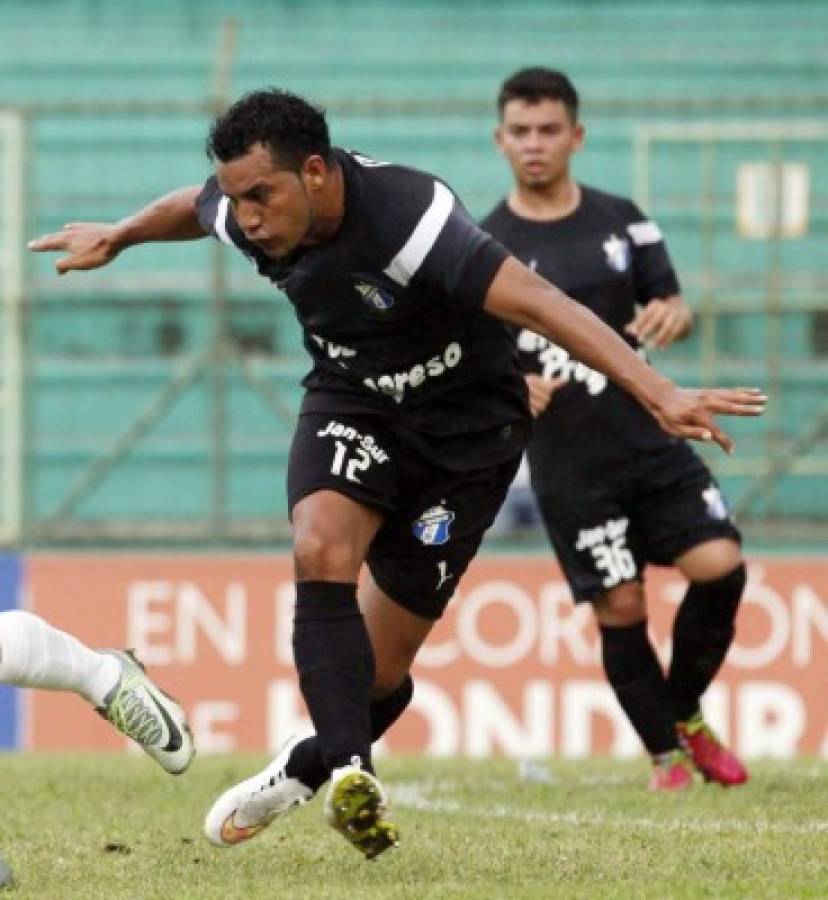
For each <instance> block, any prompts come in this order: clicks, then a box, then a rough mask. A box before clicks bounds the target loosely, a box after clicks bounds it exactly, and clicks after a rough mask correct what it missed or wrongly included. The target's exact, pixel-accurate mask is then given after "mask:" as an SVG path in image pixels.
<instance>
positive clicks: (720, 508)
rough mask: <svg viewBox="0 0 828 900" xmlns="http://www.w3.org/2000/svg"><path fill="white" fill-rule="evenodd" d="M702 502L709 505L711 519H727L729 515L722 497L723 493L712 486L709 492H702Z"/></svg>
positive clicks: (708, 489) (708, 512) (708, 510)
mask: <svg viewBox="0 0 828 900" xmlns="http://www.w3.org/2000/svg"><path fill="white" fill-rule="evenodd" d="M702 500H704V502H705V504H706V505H707V515H708V516H710V518H711V519H726V518H727V517H728V515H729V513H728V511H727V504H726V503H725V499H724V497H723V496H722V492H721V491H720V490H719V489H718V488H717V487H716V485H715V484H711V485H710V487H709V488H707V490H704V491H702Z"/></svg>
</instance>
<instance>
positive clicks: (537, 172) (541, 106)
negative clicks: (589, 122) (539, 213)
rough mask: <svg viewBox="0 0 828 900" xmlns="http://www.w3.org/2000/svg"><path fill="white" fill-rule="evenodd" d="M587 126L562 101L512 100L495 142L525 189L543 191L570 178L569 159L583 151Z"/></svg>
mask: <svg viewBox="0 0 828 900" xmlns="http://www.w3.org/2000/svg"><path fill="white" fill-rule="evenodd" d="M583 139H584V129H583V126H581V125H579V124H577V123H576V122H573V121H572V119H571V118H570V116H569V113H568V112H567V109H566V107H565V106H564V104H563V102H562V101H560V100H540V101H538V102H537V103H527V102H526V101H525V100H509V101H508V102H507V103H506V105H505V106H504V107H503V116H502V118H501V121H500V125H499V126H498V128H497V131H496V132H495V140H496V141H497V145H498V147H500V150H501V152H502V153H503V155H504V156H505V157H506V159H507V160H508V161H509V165H510V166H511V167H512V171H513V172H514V175H515V179H516V180H517V182H518V184H519V185H521V186H522V187H528V188H534V189H542V188H544V187H547V186H549V185H553V184H555V183H556V182H558V181H560V180H561V179H562V178H566V177H568V176H569V158H570V157H571V156H572V154H573V153H575V152H576V151H577V150H579V149H580V147H581V145H582V143H583Z"/></svg>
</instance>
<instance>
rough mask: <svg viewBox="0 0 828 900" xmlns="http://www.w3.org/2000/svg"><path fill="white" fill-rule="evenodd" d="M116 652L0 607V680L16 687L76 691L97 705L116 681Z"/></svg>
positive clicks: (117, 666) (36, 617) (35, 617)
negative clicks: (95, 647) (91, 645)
mask: <svg viewBox="0 0 828 900" xmlns="http://www.w3.org/2000/svg"><path fill="white" fill-rule="evenodd" d="M120 672H121V667H120V664H119V663H118V660H117V659H116V658H115V657H114V656H110V655H109V654H106V653H99V652H97V651H96V650H91V649H90V648H89V647H87V646H86V645H85V644H82V643H81V642H80V641H79V640H78V639H77V638H74V637H72V635H71V634H67V633H66V632H65V631H59V630H58V629H57V628H53V627H52V626H51V625H49V624H47V623H46V622H45V621H44V620H43V619H41V618H39V617H38V616H34V615H32V614H31V613H27V612H23V611H22V610H11V611H9V612H3V613H0V682H3V683H5V684H14V685H17V686H19V687H30V688H45V689H47V690H53V691H74V692H75V693H77V694H80V695H81V696H82V697H84V698H85V699H86V700H88V701H89V702H90V703H92V704H94V705H95V706H101V705H103V701H104V698H105V697H106V695H107V694H108V693H109V691H111V690H112V688H113V687H114V686H115V685H116V684H117V682H118V679H119V677H120Z"/></svg>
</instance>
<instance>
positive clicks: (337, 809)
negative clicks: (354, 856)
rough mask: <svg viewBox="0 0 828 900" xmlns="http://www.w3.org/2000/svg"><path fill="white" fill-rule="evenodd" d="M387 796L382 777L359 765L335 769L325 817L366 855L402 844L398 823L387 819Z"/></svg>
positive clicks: (372, 856) (372, 854)
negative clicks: (375, 775) (395, 823)
mask: <svg viewBox="0 0 828 900" xmlns="http://www.w3.org/2000/svg"><path fill="white" fill-rule="evenodd" d="M386 814H387V798H386V795H385V791H384V789H383V787H382V785H381V784H380V783H379V781H378V780H377V779H376V778H375V777H374V776H373V775H372V774H371V773H370V772H366V771H364V770H363V769H361V768H360V767H359V766H343V767H342V768H341V769H334V771H333V773H332V775H331V785H330V788H329V790H328V795H327V797H326V799H325V817H326V818H327V820H328V824H329V825H330V826H331V827H332V828H335V829H336V830H337V831H338V832H339V833H340V834H342V835H343V836H344V837H345V838H346V840H348V841H349V842H350V843H351V844H353V845H354V847H356V848H357V850H359V851H361V852H362V853H363V854H364V855H365V858H366V859H375V858H376V857H377V856H379V855H380V853H382V852H383V851H384V850H387V849H388V848H389V847H396V846H397V845H398V844H399V832H398V830H397V826H396V825H393V824H392V823H391V822H388V821H386V820H385V815H386Z"/></svg>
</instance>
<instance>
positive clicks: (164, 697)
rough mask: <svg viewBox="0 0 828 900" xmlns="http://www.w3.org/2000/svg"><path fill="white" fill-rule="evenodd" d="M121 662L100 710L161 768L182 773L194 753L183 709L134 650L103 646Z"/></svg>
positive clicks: (175, 773) (178, 773)
mask: <svg viewBox="0 0 828 900" xmlns="http://www.w3.org/2000/svg"><path fill="white" fill-rule="evenodd" d="M102 652H104V653H108V654H110V655H112V656H114V657H115V658H116V659H117V660H118V662H119V663H120V666H121V677H120V678H119V679H118V683H117V684H116V685H115V687H114V688H112V690H111V691H110V692H109V693H108V694H107V695H106V697H105V698H104V703H103V706H102V707H101V708H100V709H99V710H98V712H99V713H100V714H101V715H102V716H103V717H104V718H105V719H107V720H108V721H109V722H111V723H112V724H113V725H114V726H115V727H116V728H117V729H118V731H120V732H121V734H125V735H126V736H127V737H129V738H132V740H134V741H135V742H136V743H137V744H138V745H139V746H140V747H141V748H142V749H143V750H144V751H145V752H146V753H147V755H148V756H151V757H152V758H153V759H154V760H155V761H156V762H157V763H158V764H159V765H160V766H161V767H162V768H164V769H166V770H167V771H168V772H170V773H171V774H172V775H180V774H181V773H182V772H183V771H184V770H185V769H186V768H187V766H189V765H190V763H191V762H192V759H193V756H194V755H195V747H194V746H193V736H192V734H191V733H190V728H189V726H188V725H187V719H186V717H185V716H184V710H183V709H182V708H181V707H180V706H179V704H178V703H176V701H175V700H173V698H172V697H170V696H169V694H165V693H164V691H162V690H161V689H160V688H159V687H157V686H156V685H155V684H154V683H153V682H152V680H151V679H150V678H149V676H148V675H147V674H146V672H144V667H143V665H142V664H141V663H140V662H139V661H138V660H137V659H136V658H135V655H134V654H133V652H132V651H131V650H104V651H102Z"/></svg>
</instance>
